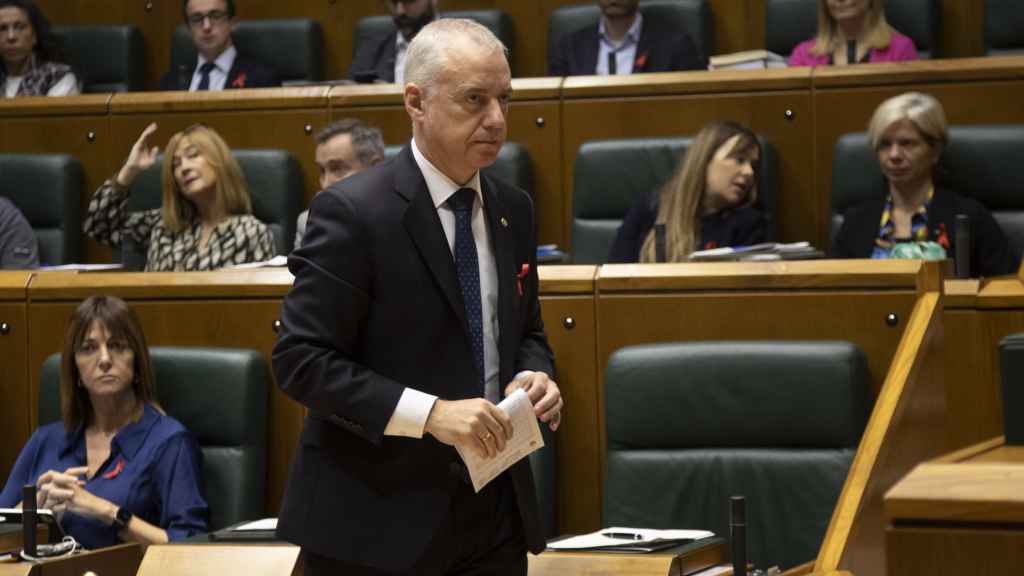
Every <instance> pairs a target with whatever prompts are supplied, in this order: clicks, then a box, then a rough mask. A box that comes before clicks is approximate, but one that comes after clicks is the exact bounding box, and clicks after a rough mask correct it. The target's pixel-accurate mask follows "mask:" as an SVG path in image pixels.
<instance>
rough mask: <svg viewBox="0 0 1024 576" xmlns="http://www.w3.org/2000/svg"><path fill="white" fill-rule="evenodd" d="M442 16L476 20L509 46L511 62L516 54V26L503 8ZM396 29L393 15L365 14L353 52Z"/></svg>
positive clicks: (354, 39) (356, 34) (356, 36)
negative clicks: (363, 44)
mask: <svg viewBox="0 0 1024 576" xmlns="http://www.w3.org/2000/svg"><path fill="white" fill-rule="evenodd" d="M441 18H468V19H469V20H474V21H476V22H478V23H480V24H481V25H483V26H484V27H486V28H487V29H488V30H490V31H491V32H493V33H494V35H495V36H497V37H498V40H501V43H502V44H504V45H505V48H508V53H509V62H510V63H511V62H512V61H513V60H512V56H513V55H514V54H515V39H516V33H515V26H514V25H513V23H512V18H510V17H509V15H508V14H506V13H504V12H502V11H501V10H452V11H450V12H449V11H445V12H441ZM394 31H395V24H394V22H393V21H392V20H391V16H387V15H384V16H365V17H363V18H360V19H359V21H358V22H356V29H355V33H354V34H353V36H352V54H358V53H359V46H360V45H361V44H362V43H364V42H368V41H370V40H373V39H375V38H379V37H381V36H383V35H385V34H390V33H392V32H394Z"/></svg>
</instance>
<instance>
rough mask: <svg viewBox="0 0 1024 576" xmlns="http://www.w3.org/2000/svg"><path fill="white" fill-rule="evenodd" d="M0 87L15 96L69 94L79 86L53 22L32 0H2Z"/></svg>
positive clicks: (76, 90)
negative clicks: (59, 46) (57, 41)
mask: <svg viewBox="0 0 1024 576" xmlns="http://www.w3.org/2000/svg"><path fill="white" fill-rule="evenodd" d="M0 55H2V57H3V60H2V62H0V89H2V90H3V92H2V93H0V94H2V95H3V96H4V97H7V98H14V97H15V96H68V95H72V94H78V93H79V92H80V88H79V86H78V79H77V78H76V77H75V74H74V72H73V71H72V70H71V66H69V65H67V64H64V63H62V62H61V61H60V60H61V57H60V51H59V50H58V49H57V46H56V44H55V43H54V39H53V37H52V36H50V23H49V22H48V21H47V20H46V17H45V16H43V13H42V11H41V10H39V6H37V5H36V3H35V2H34V1H33V0H0Z"/></svg>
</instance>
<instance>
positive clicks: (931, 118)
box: [868, 92, 949, 150]
mask: <svg viewBox="0 0 1024 576" xmlns="http://www.w3.org/2000/svg"><path fill="white" fill-rule="evenodd" d="M901 120H910V122H911V124H913V125H914V127H916V128H917V131H918V132H920V133H921V136H922V137H923V138H924V140H925V141H926V142H927V143H928V144H929V145H931V146H935V145H936V144H941V145H945V144H946V141H947V140H949V135H948V133H947V131H946V113H945V112H944V111H943V110H942V104H940V103H939V101H938V100H936V99H935V97H934V96H932V95H931V94H924V93H922V92H907V93H905V94H900V95H899V96H893V97H892V98H889V99H888V100H886V101H885V102H882V103H881V104H880V105H879V106H878V108H876V109H875V113H874V114H873V115H872V116H871V122H870V123H869V124H868V138H869V139H870V140H871V148H872V149H873V150H877V149H878V143H879V142H881V140H882V134H884V133H885V131H886V130H888V129H889V127H890V126H892V125H893V124H895V123H897V122H899V121H901Z"/></svg>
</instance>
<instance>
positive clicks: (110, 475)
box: [103, 458, 124, 480]
mask: <svg viewBox="0 0 1024 576" xmlns="http://www.w3.org/2000/svg"><path fill="white" fill-rule="evenodd" d="M123 470H124V458H118V459H117V462H115V463H114V468H113V469H112V470H110V471H109V472H107V473H106V474H104V475H103V477H104V478H106V479H107V480H113V479H114V478H117V475H118V474H120V473H121V472H122V471H123Z"/></svg>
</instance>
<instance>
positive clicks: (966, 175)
mask: <svg viewBox="0 0 1024 576" xmlns="http://www.w3.org/2000/svg"><path fill="white" fill-rule="evenodd" d="M1022 150H1024V124H1014V125H978V126H950V128H949V145H948V146H947V147H946V150H945V151H944V152H943V154H942V158H940V160H939V170H938V185H939V186H941V187H944V188H949V189H951V190H954V191H956V192H958V193H960V194H962V195H964V196H968V197H971V198H974V199H975V200H977V201H978V202H981V203H982V205H984V206H985V207H986V208H987V209H988V210H989V211H990V212H991V213H992V216H993V217H994V218H995V219H996V222H998V223H999V227H1000V228H1002V230H1003V234H1005V235H1006V239H1007V241H1008V242H1009V243H1010V247H1011V249H1012V250H1013V253H1014V254H1015V255H1016V257H1017V258H1018V259H1019V258H1020V256H1021V253H1022V252H1024V194H1021V191H1022V190H1024V173H1022V172H1021V171H1020V170H1019V166H1020V163H1021V160H1022V159H1024V153H1022ZM886 192H887V190H886V188H885V182H884V180H883V178H882V172H881V168H879V166H878V159H877V158H876V156H875V153H874V151H873V150H871V146H870V144H869V143H868V137H867V134H866V133H863V132H861V133H854V134H846V135H843V136H842V137H841V138H840V139H839V141H838V142H836V146H835V156H834V159H833V164H832V233H833V236H834V235H835V233H836V232H837V231H838V230H839V227H840V226H841V225H842V222H843V217H842V214H843V213H844V212H845V211H846V210H847V209H849V208H850V207H851V206H853V205H854V204H856V203H858V202H860V201H862V200H866V199H868V198H872V197H878V196H884V195H885V194H886Z"/></svg>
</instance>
